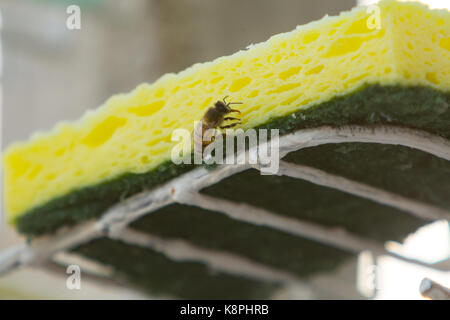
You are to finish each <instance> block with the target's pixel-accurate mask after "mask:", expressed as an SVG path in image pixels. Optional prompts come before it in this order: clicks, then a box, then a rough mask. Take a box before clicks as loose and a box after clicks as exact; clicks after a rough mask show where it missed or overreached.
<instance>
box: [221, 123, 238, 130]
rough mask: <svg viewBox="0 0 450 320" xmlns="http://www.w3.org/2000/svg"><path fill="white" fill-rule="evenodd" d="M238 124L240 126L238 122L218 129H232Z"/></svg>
mask: <svg viewBox="0 0 450 320" xmlns="http://www.w3.org/2000/svg"><path fill="white" fill-rule="evenodd" d="M238 124H240V122H234V123H230V124H228V125H226V126H222V127H220V129H227V128H233V127H234V126H236V125H238Z"/></svg>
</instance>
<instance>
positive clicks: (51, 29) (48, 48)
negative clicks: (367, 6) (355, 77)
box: [0, 0, 450, 298]
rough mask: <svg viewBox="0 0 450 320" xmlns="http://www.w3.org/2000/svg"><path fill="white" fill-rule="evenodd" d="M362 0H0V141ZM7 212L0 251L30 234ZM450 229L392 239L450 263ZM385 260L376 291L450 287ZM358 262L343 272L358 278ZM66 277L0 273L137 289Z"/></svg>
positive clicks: (23, 285) (40, 282) (39, 286)
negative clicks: (13, 224)
mask: <svg viewBox="0 0 450 320" xmlns="http://www.w3.org/2000/svg"><path fill="white" fill-rule="evenodd" d="M360 2H361V3H370V2H374V1H360ZM431 2H432V4H433V5H434V6H438V7H439V6H441V7H443V6H445V5H449V4H448V2H449V1H448V0H444V1H431ZM356 4H357V0H339V1H336V0H315V1H310V0H277V1H274V0H128V1H123V0H122V1H121V0H79V1H75V0H71V1H69V0H0V10H1V15H2V31H1V42H2V55H3V63H2V69H3V70H2V78H1V83H2V87H3V89H2V95H3V110H2V150H3V149H4V148H5V146H7V145H8V144H10V143H11V142H13V141H17V140H24V139H27V138H28V137H29V136H30V134H31V133H33V132H35V131H38V130H49V129H50V128H52V127H53V126H54V124H55V123H56V122H58V121H61V120H74V119H77V118H78V117H80V116H81V115H82V114H83V113H84V112H85V111H86V110H87V109H89V108H95V107H96V106H98V105H100V104H102V103H103V102H104V101H105V100H106V99H107V98H108V97H110V96H111V95H113V94H116V93H120V92H128V91H130V90H132V89H133V88H134V87H136V86H137V85H138V84H140V83H142V82H153V81H154V80H156V79H157V78H159V77H160V76H161V75H163V74H165V73H167V72H178V71H181V70H183V69H184V68H186V67H188V66H190V65H192V64H193V63H197V62H204V61H208V60H212V59H214V58H216V57H219V56H223V55H228V54H231V53H233V52H235V51H238V50H240V49H243V48H245V47H246V46H247V45H249V44H251V43H257V42H261V41H265V40H266V39H267V38H269V37H270V36H271V35H273V34H277V33H280V32H286V31H290V30H292V29H294V28H295V27H296V26H297V25H301V24H304V23H307V22H310V21H313V20H317V19H320V18H321V17H323V16H324V15H326V14H328V15H335V14H338V13H339V12H340V11H343V10H348V9H350V8H351V7H353V6H355V5H356ZM70 5H77V6H79V7H80V9H81V28H80V29H79V30H78V29H74V30H70V29H68V28H67V27H66V20H67V18H68V16H69V15H70V14H69V13H67V12H66V10H67V8H68V6H70ZM1 218H2V223H1V225H0V250H1V249H5V248H8V247H10V246H12V245H17V244H19V243H22V242H23V241H24V239H22V238H20V237H19V236H17V235H16V234H15V232H14V231H13V230H11V229H10V228H9V227H8V226H7V225H6V223H5V222H4V215H3V214H2V217H1ZM448 230H449V228H448V223H447V222H439V223H435V224H434V225H432V226H429V227H427V228H425V229H424V230H421V232H420V233H419V234H418V235H417V236H416V237H411V239H409V241H408V242H407V245H404V246H402V245H400V244H389V245H390V246H391V249H392V250H397V251H398V252H402V253H404V254H405V255H412V256H414V257H416V258H418V259H424V260H427V259H428V260H427V261H428V262H433V263H434V262H435V263H446V264H447V267H448V268H447V270H449V269H450V263H449V262H448V258H449V257H450V245H449V243H450V236H449V231H448ZM442 261H443V262H442ZM445 261H447V262H445ZM379 263H380V265H381V266H382V265H383V264H384V267H383V277H382V278H380V281H381V283H380V291H379V292H378V295H377V298H420V295H419V294H418V285H419V282H420V280H421V279H422V278H423V277H424V276H428V277H431V278H433V279H435V280H439V282H441V283H442V284H445V283H446V284H447V285H448V286H450V275H449V272H441V271H435V270H431V269H426V268H423V267H412V266H410V265H406V264H404V263H400V262H397V261H392V259H386V261H384V262H383V261H380V262H379ZM354 271H355V270H352V269H349V270H347V271H346V270H343V271H342V274H344V275H345V276H347V277H354V276H355V275H356V274H357V273H355V272H354ZM65 279H66V277H65V275H64V274H63V275H61V274H59V275H55V273H54V272H50V271H49V270H38V269H31V268H25V269H21V270H19V271H15V272H13V273H11V274H9V275H8V276H6V277H1V278H0V298H138V297H139V295H138V294H136V293H135V292H132V291H129V290H128V289H127V288H123V287H118V288H114V290H112V289H111V288H109V287H106V286H102V285H98V284H97V283H92V284H91V283H89V282H88V283H87V284H86V285H85V286H84V289H83V290H80V291H76V290H75V291H69V290H67V289H66V287H65ZM322 281H328V280H322ZM361 290H362V291H364V289H363V288H362V289H361Z"/></svg>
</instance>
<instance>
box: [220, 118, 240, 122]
mask: <svg viewBox="0 0 450 320" xmlns="http://www.w3.org/2000/svg"><path fill="white" fill-rule="evenodd" d="M223 120H239V121H241V119H238V118H234V117H225V118H223Z"/></svg>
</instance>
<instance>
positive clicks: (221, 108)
mask: <svg viewBox="0 0 450 320" xmlns="http://www.w3.org/2000/svg"><path fill="white" fill-rule="evenodd" d="M214 106H215V108H216V110H217V111H218V112H220V113H221V114H227V113H229V112H230V111H231V108H230V107H229V106H228V105H226V104H225V103H223V102H222V101H217V102H216V103H215V104H214Z"/></svg>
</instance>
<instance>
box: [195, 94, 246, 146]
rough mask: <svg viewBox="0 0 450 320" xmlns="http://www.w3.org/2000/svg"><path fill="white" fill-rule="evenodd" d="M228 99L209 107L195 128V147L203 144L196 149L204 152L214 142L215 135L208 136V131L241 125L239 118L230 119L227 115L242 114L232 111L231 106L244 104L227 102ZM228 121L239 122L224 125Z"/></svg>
mask: <svg viewBox="0 0 450 320" xmlns="http://www.w3.org/2000/svg"><path fill="white" fill-rule="evenodd" d="M227 98H228V96H226V97H224V98H223V99H222V100H218V101H217V102H216V103H214V106H212V107H209V108H208V110H207V111H206V112H205V114H204V115H203V118H202V119H201V121H200V122H199V123H198V124H197V125H196V127H195V128H194V136H193V138H194V146H195V144H201V147H200V146H199V145H198V147H197V148H196V149H197V150H202V152H203V149H204V148H205V147H206V146H207V145H208V144H210V143H211V142H212V141H213V137H214V134H213V133H211V134H208V133H207V130H209V129H217V128H220V129H227V128H232V127H234V126H236V125H238V124H240V123H241V120H240V119H239V118H235V117H229V116H227V115H228V114H229V113H233V112H234V113H239V114H240V113H241V112H240V111H239V110H236V109H232V108H231V107H230V105H232V104H242V102H227V101H226V99H227ZM228 120H232V121H235V120H237V121H236V122H232V123H230V124H226V125H223V122H224V121H228ZM210 132H211V131H210Z"/></svg>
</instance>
